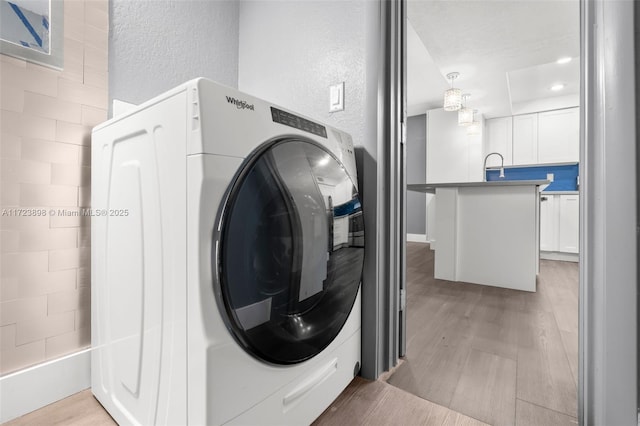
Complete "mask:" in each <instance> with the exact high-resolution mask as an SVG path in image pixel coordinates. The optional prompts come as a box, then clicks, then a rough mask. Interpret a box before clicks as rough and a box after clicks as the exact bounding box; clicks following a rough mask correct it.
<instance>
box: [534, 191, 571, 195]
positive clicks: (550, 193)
mask: <svg viewBox="0 0 640 426" xmlns="http://www.w3.org/2000/svg"><path fill="white" fill-rule="evenodd" d="M541 194H543V195H545V194H546V195H578V194H580V191H542V192H541Z"/></svg>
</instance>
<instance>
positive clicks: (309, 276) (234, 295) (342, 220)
mask: <svg viewBox="0 0 640 426" xmlns="http://www.w3.org/2000/svg"><path fill="white" fill-rule="evenodd" d="M223 211H224V213H223V217H222V220H221V233H220V235H219V238H220V241H219V245H218V251H217V254H218V258H217V259H214V261H215V262H216V265H215V266H216V267H217V268H218V271H217V272H218V273H217V276H218V277H219V283H218V284H219V286H220V288H219V289H218V292H217V293H218V294H219V299H220V300H219V302H221V303H220V305H223V306H224V312H223V315H225V314H226V321H227V325H228V327H229V329H230V330H231V332H232V333H233V335H234V337H235V339H236V340H237V341H238V342H239V343H240V344H241V345H242V346H243V347H244V348H245V350H247V351H248V352H249V353H251V354H252V355H253V356H255V357H257V358H259V359H261V360H264V361H267V362H270V363H275V364H293V363H298V362H302V361H304V360H307V359H309V358H311V357H313V356H314V355H316V354H318V353H319V352H321V351H322V350H323V349H324V348H325V347H327V346H328V345H329V344H330V343H331V342H332V341H333V339H334V338H335V337H336V336H337V335H338V333H339V332H340V330H341V329H342V326H343V325H344V323H345V322H346V320H347V318H348V316H349V313H350V312H351V308H352V307H353V303H354V301H355V298H356V295H357V292H358V288H359V285H360V278H361V275H362V265H363V261H364V226H363V223H364V221H363V217H362V208H361V204H360V200H359V197H358V192H357V189H356V185H355V183H354V182H353V181H352V179H351V177H350V176H349V174H348V173H347V172H346V170H345V168H344V166H343V165H342V164H341V163H340V162H339V161H338V160H337V159H336V158H335V157H334V156H333V155H331V154H330V153H329V152H328V151H327V150H325V149H324V148H323V147H321V146H319V145H318V144H316V143H315V142H312V141H310V140H307V139H304V138H295V139H292V138H291V139H285V140H280V141H277V142H275V143H273V144H271V145H270V146H269V147H268V148H266V149H264V150H260V151H259V153H258V154H257V155H256V156H255V157H254V158H253V159H251V160H249V161H248V162H247V163H246V166H245V168H244V170H243V171H242V172H241V173H240V174H239V178H238V179H237V181H236V182H235V183H234V185H233V187H232V189H231V191H230V194H229V197H228V201H227V203H226V205H225V206H224V210H223Z"/></svg>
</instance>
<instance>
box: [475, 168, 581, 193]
mask: <svg viewBox="0 0 640 426" xmlns="http://www.w3.org/2000/svg"><path fill="white" fill-rule="evenodd" d="M547 173H553V182H551V184H549V186H547V187H546V188H545V191H577V190H578V175H579V173H580V167H579V164H578V163H571V164H561V165H546V164H540V165H537V166H523V167H518V166H507V167H505V168H504V178H500V177H498V176H499V175H500V171H499V169H497V168H493V167H492V168H491V169H489V170H487V181H492V180H538V179H547Z"/></svg>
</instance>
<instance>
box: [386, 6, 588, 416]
mask: <svg viewBox="0 0 640 426" xmlns="http://www.w3.org/2000/svg"><path fill="white" fill-rule="evenodd" d="M550 9H553V11H552V12H551V11H550ZM452 16H455V17H456V19H455V20H452V19H450V17H452ZM408 20H409V23H408V25H407V26H408V30H407V39H408V49H409V51H408V71H407V72H408V93H407V98H408V114H409V115H410V117H409V119H408V126H409V127H408V131H407V133H408V135H407V145H408V146H407V167H408V168H407V176H408V178H407V183H424V182H425V181H426V182H429V183H439V182H464V181H480V180H483V179H484V178H485V170H483V169H482V160H483V158H484V157H485V155H486V154H488V153H490V152H495V151H499V150H501V149H503V148H504V152H502V154H503V155H504V157H505V158H507V162H506V163H507V164H506V166H507V167H509V169H511V171H514V170H515V169H518V168H521V167H522V166H535V167H539V168H540V169H544V171H543V173H544V175H545V177H546V175H547V170H546V165H548V164H550V163H551V162H550V157H549V156H548V155H546V151H543V149H544V148H545V147H546V145H548V143H547V142H548V139H547V138H544V139H543V142H542V143H541V144H538V137H539V135H538V129H539V126H541V125H542V126H545V125H547V122H548V116H549V115H550V114H552V112H554V111H562V112H564V111H571V115H572V119H574V121H573V122H572V125H573V126H575V129H574V130H573V137H574V140H573V141H572V144H574V145H575V147H573V145H572V147H573V148H572V147H569V148H568V150H567V152H572V153H573V154H572V155H573V156H571V155H570V156H568V157H567V158H561V159H560V160H558V161H554V163H560V162H561V163H573V164H575V165H576V170H577V164H578V163H579V158H578V151H579V149H578V146H579V121H578V120H577V118H578V117H579V112H578V108H579V106H580V32H579V22H580V9H579V2H578V1H577V0H576V1H573V2H545V4H541V2H425V3H423V2H411V1H410V2H408ZM452 21H455V22H452ZM412 42H413V43H415V44H418V47H421V49H422V52H418V51H416V50H412ZM558 60H561V61H560V62H561V63H558V62H557V61H558ZM416 63H417V64H418V66H419V67H420V69H421V70H420V71H416V69H415V68H414V67H413V66H412V65H415V64H416ZM451 72H458V73H459V77H458V79H456V80H455V81H454V82H451V81H447V80H446V79H445V78H444V76H445V75H447V74H448V73H451ZM554 79H558V80H561V81H563V82H564V87H563V88H562V89H561V90H557V88H554V91H552V90H551V87H552V86H553V85H554V84H552V83H553V82H554ZM534 80H536V81H539V84H538V85H537V86H536V85H535V84H533V81H534ZM415 82H418V83H415ZM451 86H454V87H458V88H461V89H462V93H469V94H470V95H471V96H470V97H469V98H467V99H466V104H465V105H463V107H467V108H471V109H474V110H476V111H475V114H474V118H475V121H478V122H479V123H480V126H481V128H484V131H480V134H479V135H478V134H477V133H476V134H470V133H469V132H467V131H463V130H461V129H459V128H458V127H457V123H455V117H454V118H453V119H452V120H453V121H454V123H453V126H454V130H452V131H451V132H449V133H447V138H446V140H444V138H443V139H441V140H436V139H437V138H438V137H441V136H440V135H441V134H442V132H440V131H439V132H435V131H434V129H436V128H438V129H442V128H444V127H446V126H447V125H448V124H443V123H441V122H437V121H435V120H439V119H440V117H442V116H443V114H442V113H441V112H437V113H436V112H434V113H433V114H430V113H429V111H433V110H437V109H441V107H442V94H443V92H444V91H445V90H446V89H448V88H450V87H451ZM420 91H422V93H424V94H425V96H423V97H422V98H419V96H418V92H420ZM560 91H561V92H562V93H561V94H559V93H557V92H560ZM425 112H426V114H425ZM423 114H424V115H423ZM446 114H450V115H452V116H453V115H455V114H456V113H454V112H447V113H445V115H446ZM556 116H557V115H556ZM539 119H540V120H539ZM514 120H515V121H514ZM412 122H414V123H418V124H417V127H416V126H415V125H414V126H412ZM514 123H515V124H514ZM565 124H566V123H565ZM514 126H515V130H514ZM526 126H529V128H528V129H527V128H526ZM421 127H422V128H421ZM561 127H566V125H564V124H563V125H562V126H561ZM413 131H416V132H417V133H420V136H419V137H417V138H415V137H414V132H413ZM514 131H515V132H516V133H514ZM489 132H491V135H489ZM523 132H524V133H523ZM545 132H546V133H545ZM438 133H439V134H438ZM542 134H543V135H547V134H549V132H548V131H547V130H546V128H544V131H543V132H542ZM514 135H515V136H516V137H515V139H514ZM420 137H422V138H423V142H422V143H423V145H422V146H421V147H420V146H418V147H417V151H418V152H417V154H416V155H414V154H412V149H414V148H416V146H415V145H413V146H412V144H416V143H417V144H419V143H420V142H419V139H420ZM430 137H431V138H432V139H431V140H430ZM416 139H418V140H416ZM534 139H535V140H534ZM541 146H542V149H540V147H541ZM514 147H515V148H514ZM507 148H508V151H507ZM516 148H517V152H518V154H520V155H519V156H517V155H516V156H515V157H514V152H513V151H514V150H515V149H516ZM421 149H422V152H424V154H422V155H421V152H420V150H421ZM525 151H529V153H530V154H532V156H533V158H531V155H530V156H529V158H524V157H523V156H522V153H523V152H525ZM539 152H542V153H543V154H544V155H540V159H538V154H539ZM419 157H421V158H422V160H423V161H422V170H419V171H418V172H416V170H415V169H413V170H412V161H413V162H414V163H416V162H417V161H414V160H415V159H416V158H419ZM418 163H420V162H418ZM489 165H490V166H491V165H492V163H491V162H489ZM555 165H557V164H554V166H555ZM418 167H420V164H418ZM548 172H549V173H554V172H555V171H554V170H551V169H550V170H549V171H548ZM420 175H421V177H422V179H420V180H417V179H419V177H420ZM507 176H509V170H508V172H507ZM572 178H573V182H572V184H573V185H574V187H570V188H568V187H567V188H565V189H566V191H565V192H562V193H560V192H555V191H554V192H553V193H552V192H548V193H547V194H546V197H548V198H552V199H553V200H554V201H555V200H556V198H557V199H558V201H557V203H556V205H557V206H559V205H560V204H561V202H560V198H561V197H562V198H563V202H564V201H565V198H566V197H568V196H571V197H573V198H572V199H573V200H576V204H574V205H577V199H578V193H579V192H578V187H577V185H576V184H577V173H576V175H575V176H573V177H572ZM412 179H414V180H412ZM550 189H552V188H550ZM416 195H417V194H416ZM412 198H414V199H415V198H416V196H415V195H414V194H410V193H408V194H407V203H408V206H407V218H408V220H407V227H408V229H407V232H408V239H409V240H413V241H410V242H409V243H408V245H407V355H406V357H405V359H404V362H403V363H402V364H401V365H400V366H399V367H398V368H397V370H396V371H395V372H394V374H393V375H392V376H391V377H390V379H389V380H388V382H389V383H390V384H392V385H395V386H397V387H400V388H402V389H404V390H407V391H409V392H411V393H413V394H415V395H418V396H420V397H422V398H424V399H427V400H429V401H432V402H436V403H438V404H440V405H443V406H446V407H448V408H451V409H453V410H456V411H459V412H461V413H463V414H466V415H469V416H471V417H474V418H476V419H478V420H481V421H484V422H487V423H489V424H526V420H527V419H532V418H538V419H547V421H546V422H543V424H561V423H569V424H570V423H573V422H577V420H578V397H577V387H578V382H579V369H578V304H579V292H578V282H579V279H578V277H579V266H578V263H577V262H575V261H577V258H578V255H577V253H574V252H573V253H572V252H571V251H572V250H570V249H567V248H566V247H568V246H567V245H564V246H562V248H561V247H560V245H559V244H558V243H557V241H558V238H559V234H560V229H557V228H558V226H559V222H560V218H559V217H558V218H555V217H554V218H553V219H554V222H553V224H552V225H549V224H547V228H548V227H549V226H555V227H556V229H554V232H555V233H556V234H555V236H552V237H550V239H551V240H552V241H553V239H554V238H555V241H556V242H555V245H554V246H546V247H545V249H546V250H545V252H547V253H545V254H546V256H545V257H548V258H552V259H554V258H555V259H562V260H547V259H545V260H542V261H541V264H540V274H539V277H538V284H537V290H538V291H537V292H535V293H526V292H520V291H516V290H507V289H501V288H496V287H490V286H480V285H474V284H468V283H458V282H449V281H443V280H437V279H435V278H434V273H433V267H434V266H433V259H434V250H432V249H434V248H435V250H436V252H437V248H436V247H437V241H435V235H434V234H435V233H434V229H433V220H432V219H433V215H434V205H435V202H436V201H434V200H433V197H429V199H428V200H426V202H425V198H424V196H423V197H422V199H421V200H420V199H419V198H418V200H417V203H415V200H413V202H414V203H413V204H412ZM416 212H418V216H419V215H420V212H424V213H422V215H423V216H422V221H420V220H418V223H419V224H420V225H421V227H416V228H413V229H412V226H413V225H415V223H412V219H413V217H414V216H416ZM572 213H573V216H572V217H571V219H570V220H567V219H564V222H562V223H563V224H565V225H566V226H570V227H571V231H574V232H575V234H576V235H575V239H576V242H575V244H573V246H572V247H575V248H576V249H577V246H578V244H577V229H578V211H577V209H575V211H573V212H572ZM554 214H556V215H558V216H559V215H560V212H559V211H555V212H554ZM548 215H550V214H548ZM562 232H563V235H565V236H566V234H567V232H568V231H567V230H566V229H565V230H563V231H562ZM547 233H550V231H547ZM430 243H431V245H430ZM575 251H577V250H575ZM567 260H571V261H567ZM572 261H573V262H572Z"/></svg>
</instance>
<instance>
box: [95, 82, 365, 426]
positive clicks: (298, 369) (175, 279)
mask: <svg viewBox="0 0 640 426" xmlns="http://www.w3.org/2000/svg"><path fill="white" fill-rule="evenodd" d="M357 188H358V185H357V177H356V166H355V158H354V153H353V142H352V140H351V137H350V136H349V135H348V134H347V133H344V132H342V131H339V130H337V129H334V128H332V127H330V126H327V125H325V124H321V123H318V122H317V121H314V120H310V119H308V118H305V117H302V116H300V115H298V114H295V113H293V112H291V111H287V110H285V109H283V108H280V107H278V106H275V105H272V104H270V103H268V102H265V101H262V100H259V99H256V98H254V97H251V96H249V95H246V94H243V93H241V92H238V91H236V90H234V89H231V88H228V87H224V86H221V85H218V84H216V83H213V82H211V81H209V80H206V79H197V80H193V81H190V82H188V83H185V84H183V85H181V86H179V87H177V88H175V89H173V90H170V91H168V92H167V93H165V94H163V95H161V96H158V97H156V98H154V99H152V100H150V101H148V102H146V103H144V104H142V105H140V106H138V107H136V108H135V109H133V110H132V111H130V112H128V113H126V114H124V115H122V116H119V117H116V118H113V119H111V120H109V121H107V122H105V123H104V124H102V125H100V126H98V127H96V128H95V129H94V131H93V135H92V210H91V214H92V233H91V237H92V242H91V246H92V260H91V265H92V270H91V274H92V306H91V307H92V323H91V324H92V346H93V351H92V390H93V393H94V395H95V396H96V397H97V399H98V400H99V401H100V402H101V403H102V405H103V406H104V407H105V408H106V409H107V411H108V412H109V413H110V414H111V415H112V416H113V418H114V419H115V420H116V421H117V422H118V423H120V424H143V425H165V424H167V425H168V424H173V425H185V424H188V425H199V424H202V425H204V424H206V425H214V424H227V423H229V424H245V425H258V424H278V425H281V424H296V425H300V424H308V423H310V422H312V421H313V420H314V419H315V418H316V417H317V416H318V415H320V414H321V413H322V411H323V410H324V409H326V408H327V407H328V406H329V405H330V404H331V402H332V401H333V400H334V399H335V398H336V397H337V396H338V395H339V394H340V392H341V391H342V390H343V389H344V388H345V387H346V386H347V384H348V383H349V382H350V381H351V379H352V378H353V376H354V374H356V373H357V371H358V370H359V363H360V312H361V310H360V279H361V275H362V265H363V258H364V230H363V218H362V208H361V205H360V201H359V195H358V189H357Z"/></svg>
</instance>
